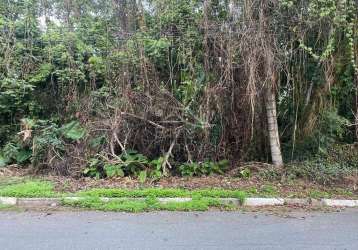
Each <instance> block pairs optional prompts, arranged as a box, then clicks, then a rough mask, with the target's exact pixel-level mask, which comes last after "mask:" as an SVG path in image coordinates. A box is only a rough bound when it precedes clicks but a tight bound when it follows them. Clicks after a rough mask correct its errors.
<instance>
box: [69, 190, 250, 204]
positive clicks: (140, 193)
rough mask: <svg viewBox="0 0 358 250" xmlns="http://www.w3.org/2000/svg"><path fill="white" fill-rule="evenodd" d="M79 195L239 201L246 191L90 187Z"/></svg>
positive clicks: (242, 198)
mask: <svg viewBox="0 0 358 250" xmlns="http://www.w3.org/2000/svg"><path fill="white" fill-rule="evenodd" d="M75 195H76V196H81V197H108V198H123V197H128V198H146V197H155V198H183V197H190V198H192V197H196V196H200V197H207V198H237V199H239V200H240V201H241V202H243V201H244V200H245V197H246V193H245V192H243V191H241V190H224V189H199V190H187V189H174V188H146V189H103V188H99V189H98V188H97V189H91V190H86V191H80V192H78V193H76V194H75Z"/></svg>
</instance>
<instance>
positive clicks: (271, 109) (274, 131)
mask: <svg viewBox="0 0 358 250" xmlns="http://www.w3.org/2000/svg"><path fill="white" fill-rule="evenodd" d="M265 92H266V93H265V102H266V103H265V106H266V116H267V126H268V132H269V141H270V148H271V158H272V163H273V164H274V165H275V166H282V165H283V160H282V154H281V147H280V137H279V133H278V125H277V111H276V96H275V92H274V91H273V89H272V86H268V87H266V91H265Z"/></svg>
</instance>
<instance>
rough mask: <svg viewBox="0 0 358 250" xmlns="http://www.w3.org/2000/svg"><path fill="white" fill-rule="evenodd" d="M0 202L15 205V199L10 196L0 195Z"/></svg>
mask: <svg viewBox="0 0 358 250" xmlns="http://www.w3.org/2000/svg"><path fill="white" fill-rule="evenodd" d="M0 204H2V205H9V206H15V205H16V204H17V199H16V198H12V197H0Z"/></svg>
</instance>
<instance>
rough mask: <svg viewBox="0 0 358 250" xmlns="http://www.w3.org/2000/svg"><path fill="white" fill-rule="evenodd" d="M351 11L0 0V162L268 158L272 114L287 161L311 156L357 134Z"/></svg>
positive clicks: (300, 3)
mask: <svg viewBox="0 0 358 250" xmlns="http://www.w3.org/2000/svg"><path fill="white" fill-rule="evenodd" d="M357 16H358V3H357V1H354V0H310V1H308V0H137V1H129V0H113V1H106V0H15V1H7V0H0V148H1V151H0V166H5V165H7V164H13V163H17V164H22V165H28V164H31V165H32V166H33V167H35V169H36V170H38V171H42V170H45V171H49V170H52V171H54V172H56V173H59V174H71V175H79V174H83V173H85V174H87V175H89V176H97V177H105V176H108V177H113V176H124V175H136V176H139V178H141V179H143V180H145V179H146V178H147V177H150V178H160V177H161V176H162V175H166V174H169V173H173V174H176V173H178V174H182V175H187V176H192V175H199V176H200V175H204V174H205V175H206V174H212V173H222V171H224V170H225V169H227V167H228V166H227V163H225V164H223V161H222V160H229V161H230V163H232V164H235V163H237V162H240V161H265V162H270V161H271V157H272V160H274V159H273V158H274V156H275V155H273V153H274V152H276V151H272V150H273V149H272V143H274V142H272V139H275V133H271V132H272V130H275V123H272V122H273V121H275V122H276V123H277V124H278V133H277V137H278V138H276V139H277V140H278V139H279V140H280V141H281V149H282V154H283V158H284V161H285V162H290V161H307V160H310V159H313V161H316V159H317V157H322V156H323V157H325V156H326V155H327V154H330V153H329V152H330V147H331V146H332V145H335V147H337V145H344V144H353V143H355V142H356V141H357V139H358V125H357V124H358V110H357V106H358V105H357V104H358V66H357V64H358V29H357V28H358V17H357ZM270 93H272V94H271V95H270ZM273 108H277V110H276V109H275V111H274V113H272V114H274V116H273V115H271V116H270V115H268V112H269V111H270V110H272V109H273ZM276 112H277V119H276ZM270 119H273V120H270ZM276 126H277V125H276ZM274 132H275V131H274ZM270 145H271V151H270ZM274 146H275V145H274ZM279 146H280V143H278V147H277V148H276V150H277V149H279V148H280V147H279ZM342 148H343V149H344V147H342ZM270 152H271V153H272V156H271V154H270ZM355 152H356V151H355ZM276 153H277V152H276ZM349 154H355V153H354V152H353V153H352V152H349ZM347 164H348V163H347ZM223 165H225V166H223ZM351 165H352V164H351ZM353 165H354V164H353Z"/></svg>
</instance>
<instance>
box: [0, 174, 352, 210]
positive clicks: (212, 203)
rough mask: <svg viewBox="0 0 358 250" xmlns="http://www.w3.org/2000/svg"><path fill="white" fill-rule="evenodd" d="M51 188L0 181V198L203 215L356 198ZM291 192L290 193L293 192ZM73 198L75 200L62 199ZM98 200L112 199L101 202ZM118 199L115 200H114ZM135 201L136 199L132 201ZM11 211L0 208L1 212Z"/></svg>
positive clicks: (269, 189)
mask: <svg viewBox="0 0 358 250" xmlns="http://www.w3.org/2000/svg"><path fill="white" fill-rule="evenodd" d="M56 190H58V189H55V185H54V184H53V183H52V182H50V181H46V180H39V179H30V178H0V196H1V197H17V198H41V197H44V198H51V197H62V202H61V203H62V205H64V206H67V207H73V208H81V209H89V210H100V211H114V212H116V211H118V212H120V211H121V212H133V213H138V212H148V211H160V210H166V211H207V210H209V209H213V208H216V209H220V210H235V209H237V207H235V205H233V204H227V202H225V203H224V202H223V201H222V200H221V198H236V199H239V201H240V203H241V204H242V203H244V200H245V199H246V197H287V198H314V199H320V198H335V197H349V198H357V196H356V194H355V193H353V192H352V191H350V190H347V189H344V188H331V189H322V190H321V189H316V188H309V187H308V188H305V189H302V190H299V189H298V191H297V189H296V191H284V190H283V189H282V187H280V186H275V185H274V184H271V183H266V184H264V185H262V186H255V187H249V188H244V189H242V190H238V189H236V190H229V189H222V188H212V189H210V188H206V189H193V190H190V189H184V188H139V189H123V188H122V189H121V188H93V189H88V190H82V191H79V192H76V193H65V192H57V191H56ZM293 190H294V189H293ZM65 197H77V198H78V199H66V198H65ZM102 198H113V200H112V199H111V200H109V201H104V200H103V199H102ZM116 198H118V199H116ZM136 198H139V199H138V200H136ZM160 198H192V199H191V200H190V201H185V202H175V201H167V202H163V201H162V202H160V201H159V199H160ZM9 209H13V207H12V206H4V205H0V211H1V210H9Z"/></svg>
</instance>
